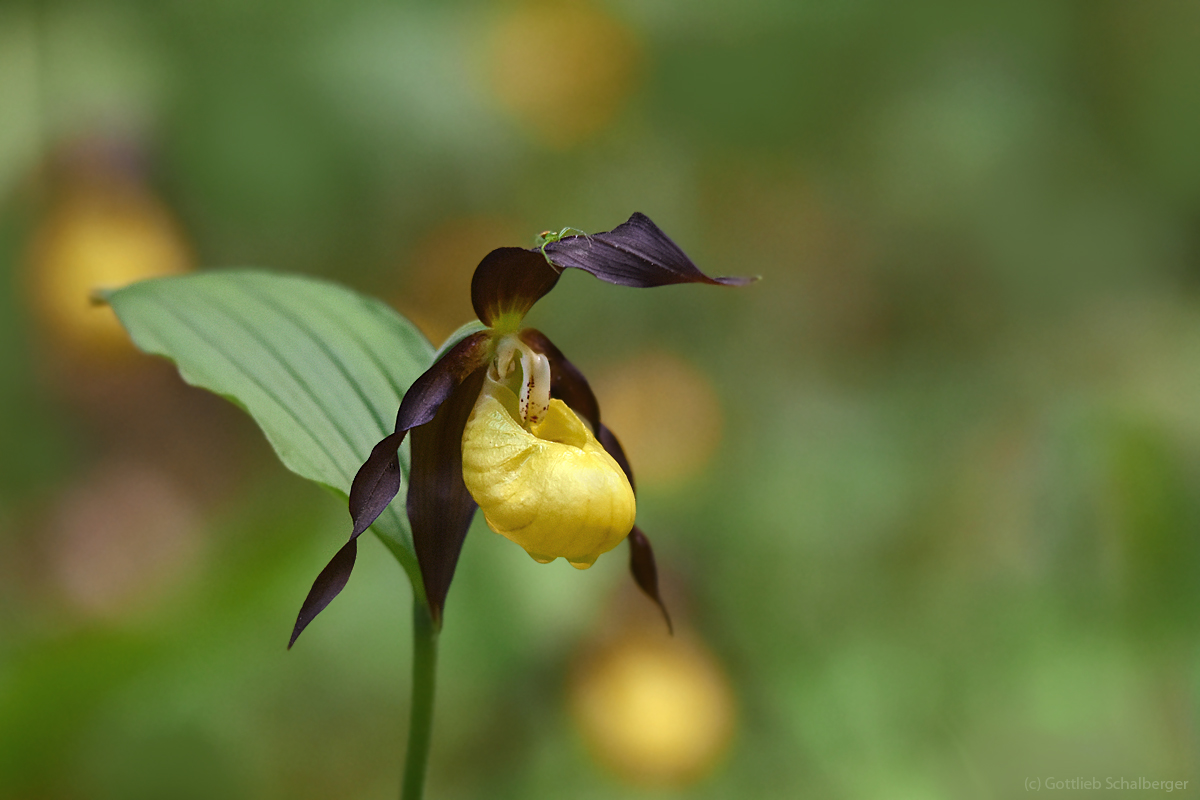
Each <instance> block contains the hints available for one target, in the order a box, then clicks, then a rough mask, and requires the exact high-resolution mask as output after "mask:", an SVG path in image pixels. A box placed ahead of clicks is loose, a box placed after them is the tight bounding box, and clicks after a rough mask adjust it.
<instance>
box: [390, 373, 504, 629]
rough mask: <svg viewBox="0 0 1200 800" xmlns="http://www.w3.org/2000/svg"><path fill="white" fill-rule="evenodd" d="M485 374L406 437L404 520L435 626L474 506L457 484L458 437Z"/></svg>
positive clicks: (463, 487)
mask: <svg viewBox="0 0 1200 800" xmlns="http://www.w3.org/2000/svg"><path fill="white" fill-rule="evenodd" d="M486 374H487V368H486V367H480V368H479V369H477V370H475V372H473V373H472V374H471V375H470V377H468V378H467V379H466V380H464V381H463V382H462V383H461V384H459V386H458V388H456V389H455V390H454V392H453V393H452V394H451V395H450V397H449V399H448V400H447V401H446V402H445V403H443V404H442V406H441V408H439V409H438V412H437V414H436V415H435V416H434V418H433V419H432V420H431V421H430V422H429V423H427V424H425V425H422V426H421V427H419V428H416V429H414V430H413V432H412V473H411V474H410V475H409V489H408V520H409V523H410V524H411V525H412V532H413V546H414V547H415V549H416V551H417V562H418V563H419V564H420V565H421V578H422V580H424V582H425V597H426V599H427V600H428V602H429V609H430V611H431V612H432V613H433V619H434V622H436V623H437V624H438V625H440V624H441V620H442V609H443V608H444V607H445V603H446V594H447V592H449V591H450V581H451V579H453V577H454V568H455V566H456V565H457V564H458V554H459V553H460V552H461V551H462V545H463V539H465V538H466V535H467V528H469V527H470V526H471V518H472V517H473V516H474V515H475V507H476V506H475V501H474V500H473V499H472V498H471V495H470V493H469V492H468V491H467V487H466V485H465V484H464V483H463V475H462V437H463V428H464V427H465V426H466V424H467V417H469V416H470V415H471V409H472V408H473V407H474V405H475V400H476V398H478V396H479V391H480V388H481V387H482V386H483V379H484V377H485V375H486Z"/></svg>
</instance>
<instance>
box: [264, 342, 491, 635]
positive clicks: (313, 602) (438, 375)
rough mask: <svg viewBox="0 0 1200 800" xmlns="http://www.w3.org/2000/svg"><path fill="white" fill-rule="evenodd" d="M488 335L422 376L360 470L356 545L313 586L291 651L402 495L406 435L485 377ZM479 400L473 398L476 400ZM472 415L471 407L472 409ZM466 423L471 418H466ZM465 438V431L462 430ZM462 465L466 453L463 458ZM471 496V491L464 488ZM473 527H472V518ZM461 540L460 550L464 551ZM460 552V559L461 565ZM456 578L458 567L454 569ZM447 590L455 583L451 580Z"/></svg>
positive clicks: (354, 503)
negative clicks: (475, 377)
mask: <svg viewBox="0 0 1200 800" xmlns="http://www.w3.org/2000/svg"><path fill="white" fill-rule="evenodd" d="M487 339H488V333H487V332H486V331H480V332H479V333H475V334H472V335H471V336H468V337H467V338H465V339H463V340H462V341H461V342H459V343H458V344H457V345H455V346H454V347H453V348H451V349H450V350H449V351H448V352H447V353H446V355H444V356H442V358H441V359H439V360H438V362H437V363H435V364H434V365H433V366H432V367H430V368H429V369H428V370H426V371H425V373H424V374H422V375H421V377H419V378H417V380H416V381H414V382H413V385H412V386H410V387H409V389H408V391H407V392H405V393H404V397H403V399H401V401H400V410H399V412H397V414H396V431H395V433H391V434H388V435H387V436H385V437H384V438H383V439H382V440H381V441H380V442H379V443H378V444H376V445H375V447H373V448H372V449H371V454H370V455H369V456H368V457H367V460H366V461H365V462H363V465H362V466H361V467H359V469H358V473H357V474H356V475H355V476H354V481H353V482H352V483H351V484H350V502H349V508H350V519H351V521H352V522H353V527H352V529H351V531H350V541H348V542H347V543H346V544H345V545H343V546H342V549H340V550H338V552H337V554H336V555H335V556H334V557H333V559H331V560H330V562H329V564H327V565H326V566H325V569H323V570H321V574H320V575H318V576H317V580H316V581H315V582H313V586H312V589H310V590H309V592H308V597H306V598H305V599H304V603H303V605H301V606H300V614H299V615H298V616H297V618H296V626H295V628H294V629H293V631H292V639H291V641H290V642H288V647H289V648H290V647H291V646H292V645H293V644H294V643H295V642H296V638H297V637H298V636H299V635H300V633H301V632H302V631H303V630H304V629H305V627H307V626H308V623H310V622H312V621H313V619H314V618H315V617H316V616H317V614H320V613H321V611H323V610H324V609H325V607H326V606H327V605H329V604H330V602H332V601H333V598H335V597H337V596H338V593H339V592H341V591H342V589H344V588H345V587H346V582H347V581H349V580H350V572H351V571H352V570H353V569H354V559H355V554H356V553H357V551H358V546H357V544H356V541H357V539H358V537H359V536H361V535H362V533H363V531H365V530H366V529H367V528H369V527H371V523H373V522H374V521H375V520H376V519H378V518H379V515H380V514H382V513H383V510H384V509H385V508H387V507H388V505H389V504H390V503H391V502H392V500H393V499H394V498H395V497H396V495H397V494H398V493H399V492H400V484H401V475H400V459H399V457H398V456H397V450H398V449H399V447H400V444H401V443H402V442H403V441H404V436H405V434H407V433H408V432H409V431H410V430H412V429H413V428H417V429H418V430H419V429H420V428H419V427H418V426H423V425H426V424H427V423H429V422H430V421H431V420H434V419H436V416H437V414H438V410H439V409H440V408H441V406H442V405H443V404H444V403H445V402H446V400H447V399H448V398H451V397H453V396H454V393H455V390H456V389H458V388H459V387H461V386H462V385H463V384H464V381H465V379H466V378H467V377H468V376H470V375H472V374H474V373H478V374H481V375H482V374H483V373H482V371H481V370H480V368H479V367H480V365H481V364H483V363H484V361H485V360H486V356H487ZM478 393H479V384H478V383H477V384H476V386H475V394H478ZM473 399H474V396H472V401H473ZM467 411H468V413H469V412H470V405H468V406H467ZM463 420H464V422H465V421H466V418H465V417H464V418H463ZM458 432H459V438H460V439H461V438H462V427H461V426H460V427H459V431H458ZM416 438H417V435H416V433H414V434H413V439H414V445H413V469H412V471H413V476H414V478H415V475H416V473H417V466H418V461H417V450H416V442H415V440H416ZM458 458H459V460H460V461H461V459H462V455H461V453H460V454H459V456H458ZM458 481H459V483H462V468H461V466H460V467H459V476H458ZM464 491H465V489H464ZM467 522H468V523H469V522H470V519H469V518H468V520H467ZM413 539H414V546H415V545H416V541H415V540H416V528H415V526H414V529H413ZM461 544H462V543H461V541H460V542H459V546H460V547H461ZM457 558H458V556H457V550H456V551H455V559H456V560H457ZM417 561H418V563H420V564H421V568H422V571H424V562H422V561H421V555H420V550H419V549H418V551H417ZM451 574H453V564H452V565H451ZM447 585H449V581H448V580H447Z"/></svg>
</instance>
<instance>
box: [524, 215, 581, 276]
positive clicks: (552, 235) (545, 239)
mask: <svg viewBox="0 0 1200 800" xmlns="http://www.w3.org/2000/svg"><path fill="white" fill-rule="evenodd" d="M566 236H584V237H586V238H587V239H589V240H590V239H591V238H592V237H591V236H588V234H587V232H586V231H581V230H580V229H579V228H572V227H570V226H568V227H566V228H563V229H562V230H561V231H542V232H541V233H539V234H538V235H537V239H536V240H535V241H534V243H533V246H534V247H536V248H538V250H540V251H541V252H542V258H544V259H546V263H547V264H549V265H550V266H552V267H554V268H555V269H556V270H557V269H558V266H557V265H556V264H555V263H554V262H553V261H551V260H550V256H548V255H546V245H548V244H553V243H554V242H557V241H558V240H559V239H562V238H563V237H566Z"/></svg>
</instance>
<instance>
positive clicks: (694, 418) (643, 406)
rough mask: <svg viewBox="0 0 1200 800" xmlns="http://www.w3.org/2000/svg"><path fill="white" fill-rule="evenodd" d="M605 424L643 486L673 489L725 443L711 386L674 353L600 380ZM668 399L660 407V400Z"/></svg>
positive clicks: (645, 357) (646, 357) (628, 365)
mask: <svg viewBox="0 0 1200 800" xmlns="http://www.w3.org/2000/svg"><path fill="white" fill-rule="evenodd" d="M596 393H597V394H598V395H599V396H600V397H602V398H603V399H604V410H605V416H606V418H607V419H609V420H611V421H612V425H613V427H614V428H615V429H617V430H620V431H622V432H623V433H624V438H625V439H626V440H627V441H628V447H627V449H628V451H629V459H630V460H631V461H633V462H634V463H636V464H637V465H638V478H639V479H640V480H641V481H642V482H643V483H645V484H651V483H653V484H659V485H670V484H676V483H679V482H681V481H685V480H687V479H688V478H691V477H693V476H695V475H696V474H698V473H699V472H701V471H702V470H703V469H704V468H705V466H706V465H707V464H708V462H709V461H710V460H711V459H712V457H713V455H714V454H715V453H716V450H717V446H718V445H719V444H720V442H721V429H722V427H723V414H722V412H721V402H720V400H719V399H718V397H717V393H716V391H714V389H713V387H712V382H711V381H710V380H709V378H708V376H706V375H705V374H704V373H703V372H701V371H700V370H698V369H696V368H695V367H693V366H692V365H691V364H689V363H688V362H687V361H685V360H683V359H682V358H680V357H679V356H677V355H674V354H673V353H668V352H664V351H660V350H655V351H650V352H646V353H643V354H642V355H640V356H638V357H637V358H634V359H632V360H630V361H628V362H625V363H622V364H620V365H618V366H616V367H614V368H612V369H610V370H609V371H608V372H607V373H606V374H605V375H602V376H601V377H600V379H599V380H597V381H596ZM663 397H670V398H671V402H670V403H669V404H668V403H662V402H661V400H660V398H663Z"/></svg>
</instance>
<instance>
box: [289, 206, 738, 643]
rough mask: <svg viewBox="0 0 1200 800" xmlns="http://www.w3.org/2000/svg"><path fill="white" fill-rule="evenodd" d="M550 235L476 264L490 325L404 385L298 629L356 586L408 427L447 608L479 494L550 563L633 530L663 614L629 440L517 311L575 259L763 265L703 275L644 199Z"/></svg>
mask: <svg viewBox="0 0 1200 800" xmlns="http://www.w3.org/2000/svg"><path fill="white" fill-rule="evenodd" d="M543 236H544V237H545V239H546V243H545V244H543V245H542V246H541V247H538V248H534V249H529V250H527V249H524V248H520V247H501V248H499V249H496V250H493V251H492V252H491V253H489V254H488V255H487V256H486V257H485V258H484V259H483V261H481V262H480V264H479V266H478V267H477V268H476V269H475V275H474V277H473V278H472V280H471V302H472V304H473V305H474V307H475V313H476V314H477V315H478V317H479V320H480V321H481V322H482V323H483V325H484V326H485V327H484V329H483V330H480V331H477V332H475V333H471V334H470V335H468V336H466V337H465V338H463V339H462V340H461V341H459V342H458V343H457V344H455V345H454V346H453V347H451V348H450V349H449V350H448V351H447V352H446V353H445V354H444V355H443V356H442V357H441V358H440V359H438V361H437V362H436V363H434V365H433V366H432V367H430V368H429V369H428V370H427V371H426V372H425V374H423V375H422V376H421V377H420V378H418V379H417V380H416V381H415V382H414V383H413V385H412V386H411V387H410V388H409V390H408V392H406V393H405V395H404V397H403V399H402V400H401V402H400V410H399V412H398V414H397V416H396V430H395V432H394V433H392V434H391V435H389V436H387V437H385V438H384V439H383V440H382V441H381V442H379V444H377V445H376V446H375V448H374V449H373V450H372V451H371V455H370V456H369V457H368V458H367V460H366V462H365V463H364V464H363V465H362V467H361V468H360V469H359V471H358V474H357V475H356V476H355V478H354V482H353V484H352V485H351V488H350V516H351V518H352V520H353V523H354V527H353V530H352V531H351V534H350V541H349V542H347V543H346V544H345V545H344V546H343V547H342V548H341V550H339V551H338V552H337V554H336V555H335V556H334V557H333V559H332V560H331V561H330V562H329V564H328V566H326V567H325V569H324V570H322V571H321V574H320V575H319V576H318V577H317V580H316V582H315V583H314V584H313V587H312V590H311V591H310V592H309V594H308V597H307V598H306V599H305V601H304V605H303V606H302V607H301V609H300V615H299V617H298V619H297V620H296V626H295V629H294V630H293V632H292V640H291V641H292V642H293V643H294V642H295V641H296V637H298V636H299V635H300V632H301V631H303V630H304V628H305V626H307V625H308V623H309V622H311V621H312V620H313V618H314V617H316V615H317V614H319V613H320V612H321V611H322V610H323V609H324V608H325V606H327V605H328V604H329V603H330V601H332V600H333V598H334V597H336V596H337V594H338V593H339V592H340V591H341V590H342V588H343V587H345V585H346V581H347V580H348V579H349V577H350V572H351V570H352V569H353V568H354V559H355V556H356V553H357V544H356V542H357V539H358V537H359V535H361V534H362V532H363V531H365V530H366V529H367V528H368V527H369V526H370V525H371V523H372V522H374V521H375V519H376V518H377V517H378V516H379V515H380V514H381V513H382V512H383V510H384V509H385V508H386V507H387V505H388V503H390V502H391V501H392V498H394V497H395V496H396V494H397V493H398V492H399V491H400V462H399V459H398V457H397V449H398V448H399V446H400V443H401V442H402V441H403V440H404V437H405V436H406V435H408V434H409V433H411V435H412V442H411V446H412V468H411V472H410V475H409V486H408V518H409V522H410V524H411V526H412V534H413V545H414V549H415V550H416V554H417V561H418V563H419V564H420V567H421V576H422V580H423V583H424V586H423V587H419V588H418V591H419V590H420V589H423V590H424V593H425V599H426V601H427V602H428V604H429V608H430V610H431V612H432V614H433V617H434V620H435V621H437V623H438V624H440V622H441V615H442V608H443V606H444V604H445V600H446V594H447V592H448V590H449V588H450V580H451V578H452V577H453V575H454V568H455V565H456V564H457V563H458V555H459V552H460V551H461V549H462V543H463V539H464V538H465V537H466V534H467V528H468V527H469V526H470V524H471V518H472V517H473V516H474V514H475V509H476V507H479V508H481V509H482V510H483V515H484V519H485V520H486V521H487V524H488V526H489V527H491V528H492V530H494V531H496V532H497V533H500V534H502V535H503V536H506V537H507V538H509V539H511V540H512V541H514V542H516V543H517V544H519V545H521V546H522V547H523V548H525V550H526V552H528V553H529V555H530V556H532V557H533V558H534V559H535V560H537V561H540V562H543V563H545V562H548V561H553V560H554V559H555V558H558V557H563V558H565V559H567V561H569V562H570V563H571V564H572V565H573V566H575V567H577V568H579V569H586V568H587V567H589V566H591V565H592V563H594V562H595V560H596V558H597V557H598V556H600V555H601V554H603V553H605V552H607V551H609V550H611V549H612V548H614V547H616V546H617V545H618V544H620V542H621V541H622V540H624V539H626V538H628V540H629V543H630V568H631V570H632V572H633V577H634V580H635V581H636V582H637V584H638V586H640V587H641V588H642V590H643V591H645V592H646V594H648V595H649V596H650V597H651V598H652V599H653V600H654V601H655V602H656V603H657V604H658V605H659V607H660V608H661V609H662V611H663V615H664V617H665V616H666V608H665V607H664V606H663V603H662V599H661V597H660V596H659V593H658V578H657V572H656V570H655V566H654V554H653V551H652V550H651V549H650V542H649V540H647V538H646V536H645V534H643V533H642V532H641V530H639V529H638V527H637V526H636V525H634V517H635V508H636V503H635V500H634V487H633V472H632V471H631V470H630V468H629V462H628V460H627V459H626V457H625V453H624V452H623V451H622V449H621V445H620V443H618V441H617V438H616V436H614V435H613V433H612V431H610V430H609V429H608V428H607V427H605V426H604V424H603V423H602V422H601V421H600V407H599V405H598V404H597V402H596V397H595V395H594V394H593V393H592V390H591V387H589V386H588V382H587V380H586V379H585V378H584V377H583V374H582V373H581V372H580V371H579V370H578V369H577V368H576V367H575V365H573V364H572V363H571V362H570V361H568V360H567V359H566V357H564V356H563V354H562V352H561V351H560V350H559V349H558V348H557V347H555V346H554V344H553V343H551V342H550V340H549V339H547V338H546V337H545V336H544V335H543V334H542V333H540V332H539V331H536V330H533V329H532V328H524V329H522V328H521V327H520V326H521V321H522V319H523V318H524V317H525V314H526V313H527V312H528V311H529V309H530V308H532V307H533V304H534V303H536V302H537V301H538V300H539V299H541V298H542V297H543V296H544V295H545V294H546V293H547V292H549V291H550V290H551V289H553V288H554V285H555V284H556V283H557V282H558V279H559V276H560V275H561V274H562V271H563V269H565V268H567V267H573V268H575V269H582V270H584V271H586V272H590V273H591V274H592V275H594V276H596V277H597V278H599V279H600V280H603V281H606V282H608V283H614V284H619V285H622V286H633V287H650V286H665V285H668V284H675V283H708V284H715V285H725V286H741V285H744V284H747V283H750V282H751V281H752V280H753V279H751V278H734V277H727V278H711V277H709V276H707V275H705V274H704V273H703V272H701V271H700V270H699V269H697V268H696V266H695V264H693V263H692V262H691V260H690V259H689V258H688V257H687V256H686V255H685V254H684V252H683V251H682V250H681V249H679V247H678V246H677V245H676V244H675V243H674V242H672V241H671V240H670V239H669V238H668V237H667V235H666V234H664V233H663V232H662V231H661V230H659V228H658V226H657V225H655V224H654V223H653V222H651V221H650V219H649V218H648V217H646V216H645V215H643V214H634V215H633V216H632V217H630V218H629V220H628V221H627V222H625V223H624V224H622V225H619V226H617V227H616V228H614V229H613V230H611V231H608V232H607V233H597V234H594V235H591V236H588V235H586V234H584V235H577V236H564V237H562V238H558V237H556V236H552V235H546V234H543ZM667 624H668V626H669V625H670V618H669V617H667ZM290 646H291V644H290V643H289V647H290Z"/></svg>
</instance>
